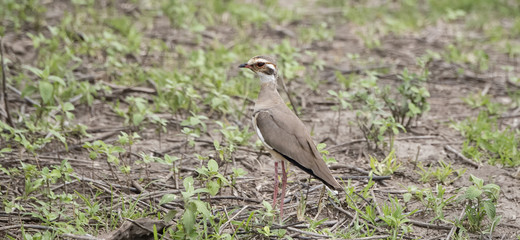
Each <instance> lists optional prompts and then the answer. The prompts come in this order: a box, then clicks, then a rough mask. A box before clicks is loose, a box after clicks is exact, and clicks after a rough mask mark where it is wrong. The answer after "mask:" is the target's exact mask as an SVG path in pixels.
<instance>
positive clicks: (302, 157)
mask: <svg viewBox="0 0 520 240" xmlns="http://www.w3.org/2000/svg"><path fill="white" fill-rule="evenodd" d="M239 68H247V69H249V70H251V71H253V72H254V73H255V74H256V75H257V76H258V78H259V79H260V82H261V86H260V92H259V94H258V99H257V100H256V102H255V106H254V110H253V114H252V124H253V128H254V130H255V132H256V134H257V136H258V138H259V139H260V141H261V142H262V143H263V145H264V146H265V147H266V149H267V150H268V151H269V153H270V154H271V155H272V156H273V157H274V158H275V159H277V160H278V161H280V162H281V165H282V196H281V203H280V217H282V216H283V203H284V198H285V189H286V185H287V172H286V170H285V161H289V162H290V163H292V164H293V165H295V166H297V167H298V168H300V169H302V170H303V171H305V172H307V173H308V174H310V175H311V176H313V177H315V178H317V179H318V180H320V181H321V182H323V183H324V184H325V185H326V186H328V187H329V188H332V189H334V190H340V189H342V188H341V185H340V184H339V183H338V182H337V181H336V179H335V178H334V176H333V175H332V173H331V171H330V169H329V168H328V167H327V165H326V164H325V161H324V160H323V158H322V156H321V155H320V153H319V151H318V149H317V148H316V145H315V144H314V142H313V140H312V138H311V136H310V134H309V131H307V128H306V127H305V125H304V124H303V122H302V121H301V120H300V119H299V118H298V116H296V114H295V113H294V112H293V111H291V109H289V107H287V105H286V104H285V102H284V100H283V99H282V97H281V96H280V94H279V93H278V90H277V78H278V68H277V65H276V60H275V59H274V58H272V57H268V56H261V55H260V56H255V57H253V58H251V59H250V60H249V61H247V63H244V64H240V65H239ZM274 165H275V186H274V194H273V207H275V206H276V198H277V195H278V169H277V168H278V164H277V162H276V161H275V164H274Z"/></svg>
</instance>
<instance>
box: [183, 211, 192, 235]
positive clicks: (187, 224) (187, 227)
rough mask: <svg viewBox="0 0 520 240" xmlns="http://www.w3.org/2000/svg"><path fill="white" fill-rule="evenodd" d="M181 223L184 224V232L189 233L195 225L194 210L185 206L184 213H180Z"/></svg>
mask: <svg viewBox="0 0 520 240" xmlns="http://www.w3.org/2000/svg"><path fill="white" fill-rule="evenodd" d="M182 225H183V226H184V232H185V233H186V234H188V235H189V234H190V233H191V232H193V228H194V227H195V212H194V211H193V210H191V209H190V208H186V210H185V211H184V214H182Z"/></svg>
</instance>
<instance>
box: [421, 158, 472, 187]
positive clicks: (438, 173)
mask: <svg viewBox="0 0 520 240" xmlns="http://www.w3.org/2000/svg"><path fill="white" fill-rule="evenodd" d="M417 167H418V168H419V169H421V172H418V173H419V175H421V178H420V179H419V181H421V182H423V183H428V182H430V181H431V178H432V177H435V178H436V179H437V180H438V181H440V182H441V183H442V184H444V185H446V184H450V183H452V182H454V181H455V180H457V179H459V178H460V177H461V176H462V175H463V174H464V173H465V172H466V169H465V168H464V169H453V168H452V167H451V164H448V163H446V162H444V161H443V160H439V167H436V168H434V169H432V167H431V166H430V167H428V169H425V168H424V166H423V164H422V163H421V162H419V163H418V164H417ZM454 174H455V177H453V176H452V175H454Z"/></svg>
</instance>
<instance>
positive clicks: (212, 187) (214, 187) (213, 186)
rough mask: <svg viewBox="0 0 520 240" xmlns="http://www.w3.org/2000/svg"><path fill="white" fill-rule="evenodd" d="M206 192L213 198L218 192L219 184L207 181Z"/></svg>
mask: <svg viewBox="0 0 520 240" xmlns="http://www.w3.org/2000/svg"><path fill="white" fill-rule="evenodd" d="M207 188H208V192H209V194H211V196H215V195H217V193H218V190H219V189H220V184H218V182H217V181H209V182H208V185H207Z"/></svg>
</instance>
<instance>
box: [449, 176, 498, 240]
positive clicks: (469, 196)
mask: <svg viewBox="0 0 520 240" xmlns="http://www.w3.org/2000/svg"><path fill="white" fill-rule="evenodd" d="M469 180H470V182H472V183H473V185H471V186H469V187H467V188H465V189H463V190H462V191H461V192H462V194H461V195H460V196H459V198H458V201H459V202H464V203H465V204H466V209H465V213H466V214H465V218H463V219H464V220H467V221H464V222H466V224H467V225H466V226H467V227H468V230H469V231H470V232H487V233H490V234H491V233H493V232H494V230H495V228H496V226H497V225H498V223H499V222H500V219H501V218H502V217H501V216H499V215H497V214H496V205H497V203H498V197H499V194H500V187H499V186H498V185H496V184H493V183H489V184H486V185H484V180H482V179H480V178H478V177H475V176H473V175H470V177H469ZM486 218H487V221H484V220H485V219H486ZM463 219H461V221H463Z"/></svg>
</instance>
